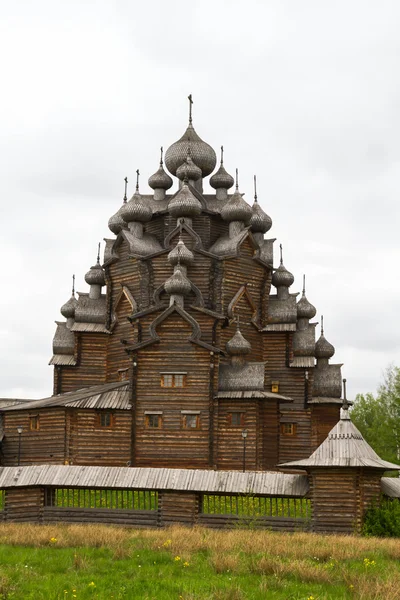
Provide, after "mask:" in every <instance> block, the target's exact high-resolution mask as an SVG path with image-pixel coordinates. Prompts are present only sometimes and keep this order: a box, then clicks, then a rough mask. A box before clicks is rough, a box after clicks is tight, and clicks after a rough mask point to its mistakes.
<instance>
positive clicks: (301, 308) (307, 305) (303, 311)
mask: <svg viewBox="0 0 400 600" xmlns="http://www.w3.org/2000/svg"><path fill="white" fill-rule="evenodd" d="M316 314H317V309H316V308H315V306H313V305H312V304H311V302H309V301H308V300H307V297H306V276H305V275H303V295H302V296H301V298H300V300H299V301H298V303H297V318H298V319H312V318H313V317H315V315H316Z"/></svg>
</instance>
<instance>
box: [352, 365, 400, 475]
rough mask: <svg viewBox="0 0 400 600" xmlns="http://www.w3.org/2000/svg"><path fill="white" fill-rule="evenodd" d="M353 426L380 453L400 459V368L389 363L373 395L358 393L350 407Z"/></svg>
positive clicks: (382, 455)
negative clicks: (381, 381)
mask: <svg viewBox="0 0 400 600" xmlns="http://www.w3.org/2000/svg"><path fill="white" fill-rule="evenodd" d="M351 418H352V421H353V423H354V424H355V426H356V427H357V428H358V429H359V430H360V431H361V433H362V435H363V436H364V438H365V439H366V440H367V442H368V443H369V444H370V445H371V446H372V448H373V449H374V450H375V452H376V453H377V454H379V456H380V457H381V458H383V459H385V460H388V461H391V462H394V463H397V464H398V462H399V460H400V368H399V367H395V366H394V365H390V366H389V367H388V368H387V369H386V371H385V374H384V380H383V383H382V384H381V385H380V386H379V388H378V391H377V394H376V396H374V395H373V394H365V395H364V394H358V395H357V396H356V399H355V402H354V406H353V408H352V410H351Z"/></svg>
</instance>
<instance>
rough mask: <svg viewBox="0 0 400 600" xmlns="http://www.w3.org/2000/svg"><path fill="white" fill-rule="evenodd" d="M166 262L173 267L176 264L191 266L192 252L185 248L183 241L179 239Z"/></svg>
mask: <svg viewBox="0 0 400 600" xmlns="http://www.w3.org/2000/svg"><path fill="white" fill-rule="evenodd" d="M168 261H169V263H170V264H171V265H173V266H175V265H177V264H178V263H179V264H181V265H184V266H187V265H191V264H193V261H194V255H193V252H191V250H189V248H188V247H187V246H185V243H184V241H183V240H181V239H180V240H179V241H178V243H177V245H176V246H175V248H174V249H173V250H171V252H170V253H169V254H168Z"/></svg>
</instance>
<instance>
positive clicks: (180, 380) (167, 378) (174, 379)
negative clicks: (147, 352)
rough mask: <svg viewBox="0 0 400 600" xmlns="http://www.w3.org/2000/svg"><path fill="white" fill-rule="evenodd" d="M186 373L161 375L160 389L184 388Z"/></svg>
mask: <svg viewBox="0 0 400 600" xmlns="http://www.w3.org/2000/svg"><path fill="white" fill-rule="evenodd" d="M185 386H186V373H161V387H185Z"/></svg>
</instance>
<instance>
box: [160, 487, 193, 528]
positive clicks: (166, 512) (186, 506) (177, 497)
mask: <svg viewBox="0 0 400 600" xmlns="http://www.w3.org/2000/svg"><path fill="white" fill-rule="evenodd" d="M199 504H200V494H196V493H193V492H167V491H164V492H159V494H158V514H159V517H158V525H159V527H167V526H168V525H195V524H196V523H197V520H198V515H199Z"/></svg>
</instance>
